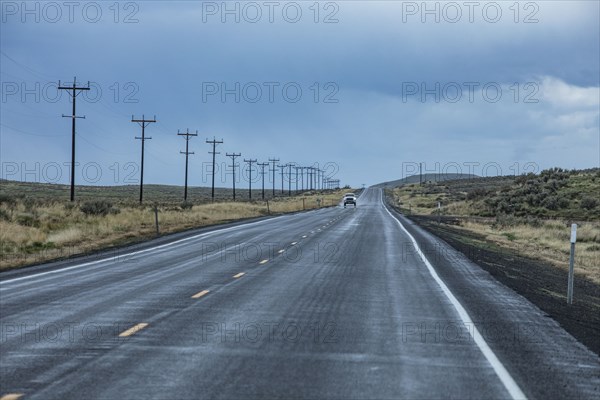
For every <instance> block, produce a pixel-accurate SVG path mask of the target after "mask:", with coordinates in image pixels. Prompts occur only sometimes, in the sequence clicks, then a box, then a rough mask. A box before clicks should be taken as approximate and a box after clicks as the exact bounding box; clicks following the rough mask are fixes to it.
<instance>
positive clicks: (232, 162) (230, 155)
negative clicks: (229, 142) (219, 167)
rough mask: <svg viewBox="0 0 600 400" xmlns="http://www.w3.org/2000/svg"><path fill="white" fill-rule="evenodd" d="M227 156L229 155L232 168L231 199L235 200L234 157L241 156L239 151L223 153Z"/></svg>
mask: <svg viewBox="0 0 600 400" xmlns="http://www.w3.org/2000/svg"><path fill="white" fill-rule="evenodd" d="M225 155H226V156H227V157H231V167H232V169H233V201H235V159H236V158H237V157H239V156H241V155H242V154H241V153H231V154H230V153H225Z"/></svg>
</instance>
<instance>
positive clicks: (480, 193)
mask: <svg viewBox="0 0 600 400" xmlns="http://www.w3.org/2000/svg"><path fill="white" fill-rule="evenodd" d="M487 194H488V191H487V190H486V189H485V188H477V189H474V190H471V191H470V192H469V193H467V200H475V199H478V198H481V197H485V196H486V195H487Z"/></svg>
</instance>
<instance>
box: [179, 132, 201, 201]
mask: <svg viewBox="0 0 600 400" xmlns="http://www.w3.org/2000/svg"><path fill="white" fill-rule="evenodd" d="M177 135H178V136H185V151H180V152H179V153H181V154H185V188H184V189H183V201H187V193H188V190H187V189H188V157H189V155H190V154H194V152H193V151H191V152H190V151H189V145H190V137H192V136H198V131H196V133H190V130H189V129H188V130H186V132H185V133H179V131H177Z"/></svg>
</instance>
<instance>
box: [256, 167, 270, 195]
mask: <svg viewBox="0 0 600 400" xmlns="http://www.w3.org/2000/svg"><path fill="white" fill-rule="evenodd" d="M256 165H258V166H259V167H260V174H261V175H262V198H263V200H264V199H265V167H268V166H269V163H268V162H265V163H257V164H256Z"/></svg>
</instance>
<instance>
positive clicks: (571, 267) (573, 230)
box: [567, 224, 577, 304]
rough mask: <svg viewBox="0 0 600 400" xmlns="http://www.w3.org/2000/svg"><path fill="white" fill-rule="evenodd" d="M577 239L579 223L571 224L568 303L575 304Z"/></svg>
mask: <svg viewBox="0 0 600 400" xmlns="http://www.w3.org/2000/svg"><path fill="white" fill-rule="evenodd" d="M576 241H577V224H571V257H570V258H569V285H568V287H567V303H568V304H573V280H574V279H575V276H574V264H575V242H576Z"/></svg>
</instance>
